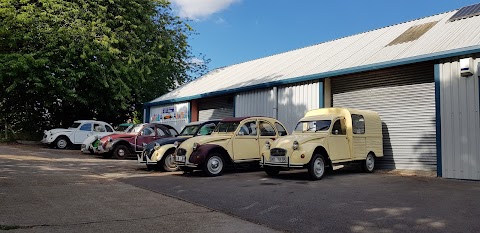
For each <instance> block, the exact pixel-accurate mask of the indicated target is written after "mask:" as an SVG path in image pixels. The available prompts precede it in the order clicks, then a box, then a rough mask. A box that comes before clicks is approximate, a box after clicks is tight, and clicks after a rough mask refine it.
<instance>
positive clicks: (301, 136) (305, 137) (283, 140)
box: [271, 132, 327, 148]
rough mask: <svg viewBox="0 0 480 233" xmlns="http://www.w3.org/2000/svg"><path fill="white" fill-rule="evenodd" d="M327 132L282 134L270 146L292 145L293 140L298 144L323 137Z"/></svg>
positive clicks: (284, 146) (287, 146)
mask: <svg viewBox="0 0 480 233" xmlns="http://www.w3.org/2000/svg"><path fill="white" fill-rule="evenodd" d="M326 136H327V133H318V132H317V133H297V134H292V135H288V136H283V137H280V138H278V139H277V140H275V141H274V142H273V144H272V146H271V148H289V147H292V144H293V142H294V141H297V142H298V144H300V145H301V144H304V143H307V142H310V141H313V140H318V139H323V138H325V137H326Z"/></svg>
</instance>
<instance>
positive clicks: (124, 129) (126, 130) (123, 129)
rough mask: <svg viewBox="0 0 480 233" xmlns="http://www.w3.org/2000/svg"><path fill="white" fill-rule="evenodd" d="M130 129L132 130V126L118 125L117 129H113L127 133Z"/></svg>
mask: <svg viewBox="0 0 480 233" xmlns="http://www.w3.org/2000/svg"><path fill="white" fill-rule="evenodd" d="M131 128H133V125H118V126H117V127H115V131H119V132H122V131H123V132H128V130H130V129H131Z"/></svg>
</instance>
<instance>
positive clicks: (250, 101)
mask: <svg viewBox="0 0 480 233" xmlns="http://www.w3.org/2000/svg"><path fill="white" fill-rule="evenodd" d="M275 99H276V96H275V94H274V91H273V88H269V89H261V90H255V91H249V92H242V93H239V94H237V95H236V96H235V116H236V117H242V116H267V117H275V109H274V105H275Z"/></svg>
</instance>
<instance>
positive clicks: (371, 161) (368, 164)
mask: <svg viewBox="0 0 480 233" xmlns="http://www.w3.org/2000/svg"><path fill="white" fill-rule="evenodd" d="M362 170H363V171H364V172H368V173H372V172H373V171H374V170H375V155H373V154H372V153H368V155H367V158H366V159H365V160H364V161H363V162H362Z"/></svg>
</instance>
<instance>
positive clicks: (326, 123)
mask: <svg viewBox="0 0 480 233" xmlns="http://www.w3.org/2000/svg"><path fill="white" fill-rule="evenodd" d="M331 123H332V121H331V120H319V121H315V120H314V121H299V122H298V123H297V126H296V127H295V130H294V131H295V132H321V131H328V129H330V124H331ZM332 132H333V131H332Z"/></svg>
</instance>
